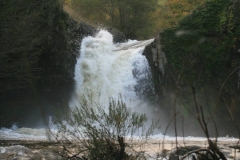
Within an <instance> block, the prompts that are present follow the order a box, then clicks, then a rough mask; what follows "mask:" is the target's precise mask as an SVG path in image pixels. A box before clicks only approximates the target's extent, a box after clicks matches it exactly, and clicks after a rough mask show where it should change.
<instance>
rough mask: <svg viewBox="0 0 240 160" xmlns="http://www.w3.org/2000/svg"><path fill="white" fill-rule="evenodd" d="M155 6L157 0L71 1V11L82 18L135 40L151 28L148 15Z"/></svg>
mask: <svg viewBox="0 0 240 160" xmlns="http://www.w3.org/2000/svg"><path fill="white" fill-rule="evenodd" d="M157 6H158V0H148V1H142V0H75V1H72V9H73V10H75V11H76V12H78V13H79V14H80V15H82V16H83V17H86V18H87V19H88V20H90V21H96V22H98V23H104V24H106V25H109V26H112V27H115V28H117V29H119V30H120V31H122V32H123V33H124V34H125V35H126V36H127V37H128V38H136V37H138V36H139V35H140V33H139V32H142V30H143V29H146V28H148V27H151V24H152V21H151V18H150V14H151V13H153V12H154V11H155V10H156V9H157ZM141 34H142V35H143V33H141ZM146 35H147V33H146ZM142 38H144V37H142Z"/></svg>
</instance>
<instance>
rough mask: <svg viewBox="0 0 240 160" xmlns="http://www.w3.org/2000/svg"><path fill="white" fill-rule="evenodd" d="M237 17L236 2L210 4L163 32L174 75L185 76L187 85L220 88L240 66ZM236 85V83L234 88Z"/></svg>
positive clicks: (184, 79)
mask: <svg viewBox="0 0 240 160" xmlns="http://www.w3.org/2000/svg"><path fill="white" fill-rule="evenodd" d="M236 18H237V15H233V3H230V1H226V0H218V1H211V2H206V3H205V4H204V5H202V6H200V7H198V8H197V9H196V10H194V12H193V13H192V14H191V15H189V16H187V17H185V18H184V19H183V20H182V21H180V23H179V25H177V26H176V27H174V28H170V29H166V30H164V31H163V32H162V33H161V34H160V36H161V38H162V44H163V45H164V47H163V50H164V52H165V53H166V54H167V58H168V62H169V64H170V66H169V67H170V68H171V69H172V71H173V73H174V74H175V75H178V74H179V73H182V79H183V82H184V83H185V84H187V85H193V84H196V85H201V86H203V85H204V84H205V83H208V84H209V83H210V84H213V85H216V87H218V88H220V87H221V84H222V83H223V81H224V80H225V78H227V76H228V74H230V71H232V70H234V69H235V68H236V67H237V66H238V65H240V63H239V61H238V58H239V56H238V53H237V45H238V44H237V43H238V42H239V40H240V39H239V36H240V34H239V31H238V30H239V27H240V26H239V22H238V21H236ZM173 46H174V47H173ZM236 84H237V82H236V80H235V81H234V83H233V84H232V85H235V86H232V87H233V88H232V89H234V87H236Z"/></svg>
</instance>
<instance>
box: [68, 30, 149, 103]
mask: <svg viewBox="0 0 240 160" xmlns="http://www.w3.org/2000/svg"><path fill="white" fill-rule="evenodd" d="M152 41H153V39H150V40H146V41H136V40H129V41H128V42H126V43H119V44H114V43H113V36H112V35H111V34H110V33H109V32H107V31H104V30H101V31H99V32H98V33H97V34H96V36H94V37H91V36H89V37H86V38H84V39H83V40H82V43H81V50H80V57H79V58H78V59H77V63H76V66H75V77H74V79H75V82H76V88H75V94H74V96H73V98H72V100H71V102H70V106H71V107H75V106H77V107H78V106H79V101H81V98H82V97H86V95H87V94H90V95H91V99H92V100H93V101H95V102H98V103H100V104H101V105H102V106H107V105H108V100H109V98H110V97H111V98H117V97H118V96H119V95H121V96H122V97H123V98H124V99H126V101H130V100H131V101H132V102H133V101H135V102H136V101H139V97H138V96H137V92H136V86H137V85H138V82H140V81H141V80H140V79H144V77H145V75H149V74H150V70H149V66H148V62H147V60H146V58H145V56H143V55H142V52H143V49H144V47H145V46H146V45H148V44H149V43H151V42H152ZM134 71H135V72H136V73H138V74H135V75H134V74H133V72H134ZM143 86H145V87H147V88H151V90H152V92H153V87H152V86H151V83H150V81H149V83H148V85H143ZM138 103H139V102H138Z"/></svg>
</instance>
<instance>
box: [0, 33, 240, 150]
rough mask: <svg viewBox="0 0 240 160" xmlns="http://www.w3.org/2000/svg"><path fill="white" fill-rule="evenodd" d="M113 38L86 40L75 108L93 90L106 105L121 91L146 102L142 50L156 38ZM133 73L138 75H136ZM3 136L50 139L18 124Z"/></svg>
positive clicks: (188, 139)
mask: <svg viewBox="0 0 240 160" xmlns="http://www.w3.org/2000/svg"><path fill="white" fill-rule="evenodd" d="M112 39H113V38H112V35H111V34H110V33H108V32H106V31H100V32H99V33H98V34H97V35H96V36H95V37H86V38H84V39H83V41H82V46H81V51H80V54H81V55H80V57H79V58H78V60H77V64H76V68H75V81H76V89H75V94H74V96H73V98H72V100H71V102H70V104H71V106H72V107H75V106H78V104H79V103H78V102H79V101H80V100H81V97H82V96H83V95H85V94H87V93H91V94H92V96H93V98H94V100H95V101H97V99H100V102H101V103H102V104H103V105H107V101H108V98H109V97H113V98H116V97H118V95H119V94H121V95H122V96H123V97H124V98H127V99H131V100H134V101H137V102H138V103H143V101H142V99H140V98H139V93H137V92H136V91H135V87H136V86H137V85H139V82H141V81H143V80H148V79H147V78H146V77H147V76H149V72H148V71H149V67H148V64H147V60H146V58H145V57H144V56H143V55H142V51H143V49H144V47H145V45H147V44H149V43H151V42H152V41H153V40H152V39H150V40H146V41H136V40H129V41H128V42H126V43H120V44H113V42H112ZM133 72H135V73H137V74H135V75H134V74H133ZM140 86H143V87H146V88H147V87H148V88H149V87H150V88H151V84H146V83H144V84H140ZM144 90H145V89H142V90H141V89H140V91H138V92H141V93H142V92H144ZM151 90H153V89H151ZM141 93H140V95H141ZM99 95H100V97H99ZM130 107H132V106H130ZM143 109H146V108H143ZM1 139H5V140H48V139H47V136H46V132H45V130H44V129H31V128H18V127H16V126H13V127H12V128H10V129H7V128H1V129H0V140H1ZM136 139H138V137H136ZM150 139H151V140H153V142H152V143H153V144H154V143H158V142H162V141H163V139H164V140H165V141H171V143H174V141H175V137H169V136H166V137H165V138H164V136H163V135H162V134H158V135H154V136H152V137H150ZM178 139H179V140H181V139H184V140H185V141H186V142H193V141H197V143H202V142H203V141H206V138H203V137H184V138H183V137H178ZM219 141H222V142H224V141H226V142H228V143H229V144H230V143H233V144H235V143H237V141H238V139H235V138H229V137H222V138H219ZM13 147H15V148H14V149H15V150H17V151H19V153H21V154H22V152H23V151H22V150H24V151H25V150H27V148H24V147H23V146H13ZM16 148H17V149H16ZM8 150H11V148H10V147H0V154H4V153H5V152H7V151H8ZM11 152H12V151H11Z"/></svg>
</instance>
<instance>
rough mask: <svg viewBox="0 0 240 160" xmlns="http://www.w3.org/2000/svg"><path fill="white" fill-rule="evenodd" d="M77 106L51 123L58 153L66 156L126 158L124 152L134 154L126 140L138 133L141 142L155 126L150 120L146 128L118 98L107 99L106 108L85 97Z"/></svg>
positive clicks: (137, 116)
mask: <svg viewBox="0 0 240 160" xmlns="http://www.w3.org/2000/svg"><path fill="white" fill-rule="evenodd" d="M80 105H81V106H80V107H79V108H75V109H73V110H71V112H70V114H68V115H66V116H64V117H63V116H58V118H57V120H56V121H55V122H54V124H53V127H54V128H55V129H56V131H54V132H52V133H53V135H54V137H55V138H56V140H57V141H58V142H59V144H61V145H62V147H63V151H62V153H61V155H62V156H64V157H67V158H70V159H71V158H72V157H75V158H80V159H94V160H97V159H101V160H104V159H106V160H111V159H113V160H122V159H128V157H129V156H128V155H127V151H128V152H131V153H133V152H134V153H136V152H135V151H134V150H133V143H130V142H132V141H133V136H139V138H138V140H137V143H138V145H141V144H144V142H145V140H146V138H147V137H148V136H149V135H150V134H152V133H153V131H154V130H155V129H156V127H155V128H154V127H153V123H151V125H150V127H146V122H147V118H146V116H145V115H144V114H138V113H136V112H132V111H131V109H130V108H128V107H127V106H126V103H124V102H123V100H122V98H121V97H120V98H118V99H117V100H116V99H113V98H110V100H109V105H108V108H107V109H104V106H102V105H101V104H100V103H98V102H94V101H93V100H91V98H90V101H89V97H84V98H82V100H81V103H80ZM63 119H64V120H63ZM127 137H128V138H127ZM126 138H127V139H126ZM128 142H129V143H128Z"/></svg>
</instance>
